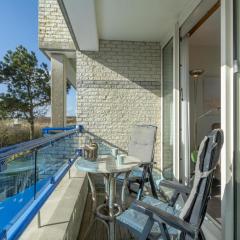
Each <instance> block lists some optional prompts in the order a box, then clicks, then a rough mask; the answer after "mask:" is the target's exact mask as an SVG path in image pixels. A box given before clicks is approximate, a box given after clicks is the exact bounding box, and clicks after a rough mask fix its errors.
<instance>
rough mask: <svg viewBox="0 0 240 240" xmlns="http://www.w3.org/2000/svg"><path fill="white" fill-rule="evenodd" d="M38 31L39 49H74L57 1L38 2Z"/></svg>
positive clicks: (45, 0)
mask: <svg viewBox="0 0 240 240" xmlns="http://www.w3.org/2000/svg"><path fill="white" fill-rule="evenodd" d="M38 31H39V33H38V39H39V47H40V48H43V49H60V50H61V49H63V50H74V49H75V46H74V43H73V40H72V37H71V34H70V32H69V29H68V27H67V24H66V22H65V19H64V17H63V15H62V12H61V9H60V7H59V4H58V2H57V0H39V8H38Z"/></svg>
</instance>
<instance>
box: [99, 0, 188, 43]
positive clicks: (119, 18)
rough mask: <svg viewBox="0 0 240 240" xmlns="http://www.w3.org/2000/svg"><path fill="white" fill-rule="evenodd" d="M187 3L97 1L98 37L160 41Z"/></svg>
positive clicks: (177, 0)
mask: <svg viewBox="0 0 240 240" xmlns="http://www.w3.org/2000/svg"><path fill="white" fill-rule="evenodd" d="M190 1H191V0H190ZM190 1H189V0H130V1H129V0H120V1H119V0H97V1H96V16H97V18H96V19H97V27H98V33H99V38H100V39H108V40H129V41H161V40H162V39H163V38H164V36H165V35H166V34H167V33H168V32H169V29H171V27H172V26H173V25H174V23H175V22H176V20H177V19H178V17H179V15H180V14H181V12H182V11H183V10H184V7H186V4H188V3H189V2H190Z"/></svg>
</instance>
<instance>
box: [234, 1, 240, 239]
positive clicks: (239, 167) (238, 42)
mask: <svg viewBox="0 0 240 240" xmlns="http://www.w3.org/2000/svg"><path fill="white" fill-rule="evenodd" d="M234 9H235V14H234V60H235V64H236V66H238V69H237V68H236V69H237V71H236V72H235V76H234V82H235V86H234V87H235V126H234V127H235V130H236V131H235V134H236V136H235V167H234V176H235V179H234V180H235V181H234V183H235V189H234V190H235V191H234V193H235V197H234V210H235V211H234V213H235V231H234V232H235V236H234V238H235V239H240V228H239V226H240V72H239V71H240V0H235V6H234Z"/></svg>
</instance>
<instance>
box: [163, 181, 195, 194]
mask: <svg viewBox="0 0 240 240" xmlns="http://www.w3.org/2000/svg"><path fill="white" fill-rule="evenodd" d="M161 186H163V187H167V188H171V189H173V190H175V191H177V192H179V193H186V194H190V192H191V188H189V187H187V186H185V185H183V184H181V183H178V182H174V181H168V180H162V181H161V182H160V187H161Z"/></svg>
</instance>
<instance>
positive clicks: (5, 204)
mask: <svg viewBox="0 0 240 240" xmlns="http://www.w3.org/2000/svg"><path fill="white" fill-rule="evenodd" d="M54 131H58V132H59V131H62V132H60V133H56V134H53V135H52V134H51V133H53V132H54ZM43 132H44V134H45V135H46V134H47V136H45V137H42V138H39V139H35V140H32V141H28V142H24V143H20V144H16V145H14V146H11V147H6V148H2V149H0V240H2V239H17V238H18V237H19V236H20V235H21V234H22V232H23V231H24V230H25V229H26V227H27V226H28V224H29V223H30V222H31V220H32V219H33V218H34V216H35V215H36V214H37V213H38V212H39V210H40V208H41V207H42V205H43V204H44V203H45V202H46V200H47V199H48V197H49V196H50V195H51V193H52V192H53V191H54V189H55V188H56V187H57V185H58V183H59V182H60V181H61V179H62V178H63V177H64V176H65V175H66V173H67V172H68V170H69V169H70V167H71V166H72V164H73V163H74V161H75V160H76V158H77V157H78V154H79V152H80V151H78V148H79V137H80V135H81V134H82V133H83V127H82V126H78V127H67V128H54V129H53V128H45V129H44V131H43ZM9 210H11V211H9Z"/></svg>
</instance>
